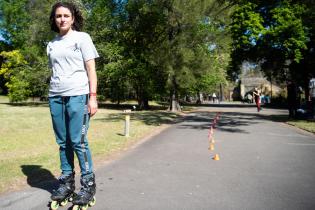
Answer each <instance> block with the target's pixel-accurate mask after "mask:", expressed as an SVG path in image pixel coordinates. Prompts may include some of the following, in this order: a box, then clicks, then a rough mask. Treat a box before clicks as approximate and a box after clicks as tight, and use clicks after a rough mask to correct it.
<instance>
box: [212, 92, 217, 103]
mask: <svg viewBox="0 0 315 210" xmlns="http://www.w3.org/2000/svg"><path fill="white" fill-rule="evenodd" d="M216 100H217V95H216V94H215V93H212V102H213V103H215V102H216Z"/></svg>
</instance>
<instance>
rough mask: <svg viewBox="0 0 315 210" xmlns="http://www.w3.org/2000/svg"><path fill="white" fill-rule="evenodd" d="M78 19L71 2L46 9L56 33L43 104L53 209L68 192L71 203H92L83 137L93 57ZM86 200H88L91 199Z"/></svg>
mask: <svg viewBox="0 0 315 210" xmlns="http://www.w3.org/2000/svg"><path fill="white" fill-rule="evenodd" d="M82 26H83V18H82V15H81V12H80V11H79V9H78V8H77V7H76V6H75V5H74V4H72V3H66V2H59V3H56V4H54V5H53V7H52V10H51V13H50V27H51V30H52V31H54V32H56V33H57V36H56V37H55V38H54V39H53V40H52V41H50V42H49V43H48V45H47V55H48V59H49V66H50V68H51V69H52V75H51V78H50V86H49V107H50V113H51V118H52V124H53V129H54V132H55V136H56V142H57V144H58V145H59V155H60V169H61V172H62V173H61V176H60V177H59V182H60V184H59V187H58V189H57V190H54V192H53V193H52V195H51V199H52V202H51V208H52V209H56V207H57V208H58V205H59V204H60V203H61V202H63V201H68V200H70V198H71V197H72V196H73V201H72V202H73V204H75V205H78V206H85V205H87V204H88V203H90V204H91V202H92V203H95V199H94V195H95V192H96V189H95V188H96V184H95V175H94V171H93V164H92V157H91V151H90V147H89V145H88V141H87V130H88V127H89V119H90V117H92V116H93V115H94V114H95V113H96V112H97V100H96V89H97V76H96V70H95V58H97V57H99V55H98V53H97V51H96V49H95V46H94V44H93V42H92V39H91V37H90V35H89V34H87V33H85V32H81V29H82ZM74 154H76V156H77V158H78V162H79V166H80V170H81V179H80V181H81V189H80V191H79V192H78V193H76V194H75V195H74V194H73V191H74V190H75V185H74V182H75V179H74V174H75V172H74ZM91 205H92V204H91Z"/></svg>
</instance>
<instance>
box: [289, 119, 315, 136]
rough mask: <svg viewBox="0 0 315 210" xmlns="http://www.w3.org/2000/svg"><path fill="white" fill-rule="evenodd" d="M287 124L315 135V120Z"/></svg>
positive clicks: (294, 121)
mask: <svg viewBox="0 0 315 210" xmlns="http://www.w3.org/2000/svg"><path fill="white" fill-rule="evenodd" d="M287 123H288V124H289V125H293V126H295V127H298V128H301V129H303V130H306V131H309V132H312V133H315V120H312V121H311V120H289V121H288V122H287Z"/></svg>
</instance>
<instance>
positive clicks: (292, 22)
mask: <svg viewBox="0 0 315 210" xmlns="http://www.w3.org/2000/svg"><path fill="white" fill-rule="evenodd" d="M305 13H306V7H305V5H303V3H296V2H295V1H290V0H284V1H276V0H274V1H259V0H251V1H239V2H238V6H237V7H236V9H235V12H234V13H233V15H232V24H231V32H232V37H233V44H232V46H233V51H232V62H231V64H232V65H231V67H232V68H231V69H230V75H232V74H233V73H236V74H237V73H239V72H238V71H239V69H240V68H239V66H240V64H241V63H242V62H243V61H245V60H250V61H254V62H256V63H259V64H261V66H262V70H263V71H264V72H265V74H266V75H267V77H269V78H271V77H273V78H275V79H277V80H279V81H285V80H287V79H289V78H293V75H294V74H295V73H294V71H292V70H293V69H292V68H290V66H293V65H297V64H299V63H301V61H302V60H303V59H304V56H303V54H304V51H305V50H306V49H307V43H308V42H309V41H310V39H309V37H308V35H309V33H308V30H307V27H305V24H304V23H303V16H304V15H305ZM288 63H290V65H288ZM286 69H291V71H287V70H286ZM304 76H305V75H304Z"/></svg>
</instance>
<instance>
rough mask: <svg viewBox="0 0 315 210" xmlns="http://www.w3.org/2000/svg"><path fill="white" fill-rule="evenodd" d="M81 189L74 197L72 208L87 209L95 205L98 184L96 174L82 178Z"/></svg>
mask: <svg viewBox="0 0 315 210" xmlns="http://www.w3.org/2000/svg"><path fill="white" fill-rule="evenodd" d="M80 182H81V189H80V191H79V192H78V193H77V194H76V195H75V197H74V198H73V201H72V203H73V205H74V206H73V208H72V210H86V209H87V208H88V207H89V206H94V205H95V203H96V199H95V196H94V195H95V193H96V184H95V176H94V174H93V176H91V177H87V178H84V177H83V178H81V180H80Z"/></svg>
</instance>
